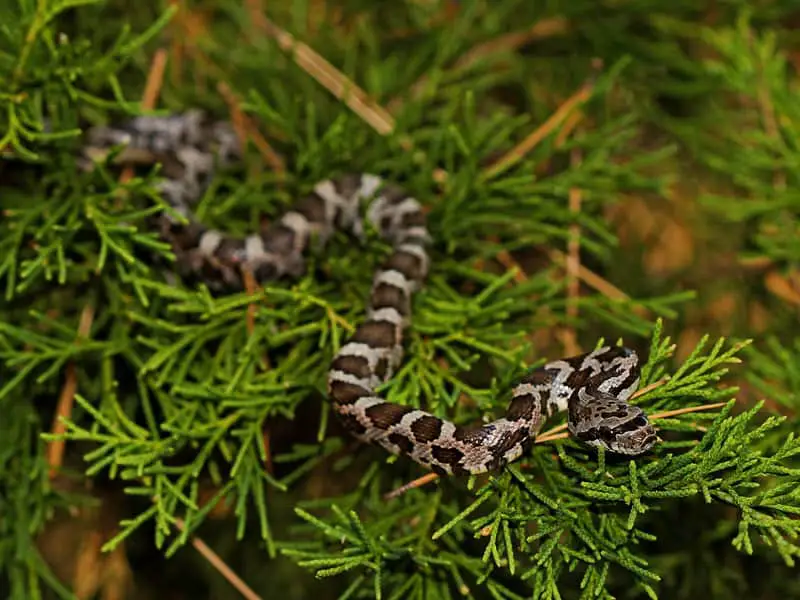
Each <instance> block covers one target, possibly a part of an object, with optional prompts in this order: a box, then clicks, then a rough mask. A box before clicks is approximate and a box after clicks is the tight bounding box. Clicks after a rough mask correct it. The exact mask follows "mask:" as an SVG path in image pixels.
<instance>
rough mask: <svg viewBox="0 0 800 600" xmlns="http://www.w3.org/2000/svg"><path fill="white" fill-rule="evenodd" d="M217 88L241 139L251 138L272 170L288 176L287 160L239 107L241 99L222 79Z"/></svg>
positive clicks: (280, 177) (279, 174) (281, 175)
mask: <svg viewBox="0 0 800 600" xmlns="http://www.w3.org/2000/svg"><path fill="white" fill-rule="evenodd" d="M217 89H218V90H219V93H220V94H221V95H222V97H223V98H224V99H225V103H226V104H227V105H228V110H229V111H230V114H231V122H232V123H233V126H234V128H235V129H236V133H237V134H238V137H239V139H240V140H242V141H243V140H246V139H251V140H252V141H253V144H254V145H255V147H256V148H257V149H258V152H259V153H260V154H261V156H262V158H263V159H264V161H265V162H266V163H267V164H268V165H269V166H270V168H271V169H272V172H273V173H275V174H276V175H277V176H278V179H279V180H282V179H284V177H285V176H286V162H285V161H284V160H283V158H282V157H281V155H280V154H278V153H277V152H276V151H275V149H274V148H273V147H272V146H271V145H270V144H269V142H268V141H267V139H266V138H265V137H264V136H263V135H261V132H260V131H259V130H258V128H257V127H256V125H255V123H253V120H252V119H251V118H250V117H249V116H247V115H246V114H244V113H243V112H242V110H241V109H240V108H239V99H238V98H237V97H236V94H234V92H233V90H231V88H230V86H229V85H228V84H227V83H225V82H224V81H220V82H219V84H217Z"/></svg>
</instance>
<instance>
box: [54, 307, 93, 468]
mask: <svg viewBox="0 0 800 600" xmlns="http://www.w3.org/2000/svg"><path fill="white" fill-rule="evenodd" d="M93 322H94V307H93V306H91V305H89V304H87V305H86V306H84V307H83V310H82V311H81V316H80V319H79V321H78V335H77V336H76V339H75V344H76V345H78V344H80V343H81V341H82V340H85V339H86V338H87V337H88V336H89V332H90V331H91V329H92V323H93ZM77 390H78V376H77V373H76V372H75V362H74V361H70V362H69V363H67V366H66V367H65V372H64V385H63V386H62V387H61V393H60V394H59V395H58V404H57V406H56V412H55V414H54V415H53V422H52V425H51V426H50V433H51V434H52V435H53V436H58V438H61V439H54V440H53V441H51V442H50V443H49V444H48V445H47V466H48V475H49V477H50V479H53V478H54V477H55V476H56V475H57V474H58V471H59V469H60V468H61V465H62V464H63V463H64V451H65V448H66V442H65V441H64V439H63V438H62V437H61V436H63V435H64V434H65V433H66V431H67V424H66V421H65V419H69V418H70V416H71V415H72V407H73V405H74V403H75V393H76V392H77Z"/></svg>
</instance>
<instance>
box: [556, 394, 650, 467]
mask: <svg viewBox="0 0 800 600" xmlns="http://www.w3.org/2000/svg"><path fill="white" fill-rule="evenodd" d="M577 396H578V398H576V399H575V401H573V403H572V404H571V405H570V407H569V418H568V426H569V430H570V433H572V435H574V436H575V437H576V438H578V439H579V440H580V441H582V442H583V443H585V444H588V445H589V446H595V447H603V448H605V449H606V450H608V451H610V452H614V453H615V454H624V455H628V456H636V455H638V454H643V453H645V452H647V451H648V450H650V449H651V448H652V447H653V446H654V445H655V443H656V442H657V441H658V436H657V435H656V431H655V429H654V428H653V426H652V425H651V424H650V422H649V421H648V420H647V415H645V414H644V411H643V410H642V409H641V408H639V407H638V406H634V405H632V404H628V403H627V402H625V401H624V400H620V399H619V398H616V397H614V396H612V395H611V394H605V393H602V392H597V391H595V392H594V393H593V394H591V395H590V394H588V393H586V392H584V393H579V394H578V395H577Z"/></svg>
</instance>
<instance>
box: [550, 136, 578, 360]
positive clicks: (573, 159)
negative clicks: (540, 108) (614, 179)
mask: <svg viewBox="0 0 800 600" xmlns="http://www.w3.org/2000/svg"><path fill="white" fill-rule="evenodd" d="M556 143H558V142H556ZM580 160H581V153H580V150H579V149H578V148H574V149H573V150H572V152H571V153H570V163H572V164H573V165H575V164H577V163H579V162H580ZM569 211H570V213H572V215H573V216H577V215H578V213H580V211H581V190H580V188H576V187H573V188H570V190H569ZM580 244H581V228H580V225H578V223H577V222H576V223H572V224H571V225H570V227H569V241H568V242H567V269H566V271H567V273H566V279H567V319H568V320H569V321H570V322H571V323H574V322H575V320H576V319H577V318H578V296H579V295H580V282H579V280H578V272H579V271H580V268H581V254H580V247H581V246H580ZM561 341H562V343H563V344H564V351H565V352H566V354H567V355H568V356H573V355H577V354H579V353H580V347H579V345H578V338H577V335H576V334H575V329H574V328H573V327H571V326H570V327H568V328H566V329H564V330H563V333H562V338H561Z"/></svg>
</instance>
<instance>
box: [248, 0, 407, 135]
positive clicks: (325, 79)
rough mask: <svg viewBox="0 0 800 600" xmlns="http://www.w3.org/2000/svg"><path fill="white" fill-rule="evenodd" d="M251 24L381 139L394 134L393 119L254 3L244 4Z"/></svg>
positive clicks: (256, 2) (255, 1) (251, 1)
mask: <svg viewBox="0 0 800 600" xmlns="http://www.w3.org/2000/svg"><path fill="white" fill-rule="evenodd" d="M247 5H248V7H249V8H250V15H251V18H252V20H253V24H254V25H255V26H256V27H258V28H259V29H260V30H261V31H263V32H264V33H266V34H267V35H268V36H269V37H271V38H272V39H274V40H275V41H276V42H277V44H278V45H279V46H280V47H281V49H283V50H284V51H285V52H287V53H290V54H291V56H292V58H293V59H294V61H295V62H296V63H297V65H298V66H299V67H300V68H302V69H303V70H304V71H305V72H306V73H308V74H309V75H311V76H312V77H313V78H314V79H316V80H317V81H318V82H319V83H320V85H322V86H323V87H324V88H325V89H327V90H328V91H329V92H330V93H331V94H333V95H334V96H335V97H336V98H338V99H339V100H341V101H342V102H344V103H345V104H346V105H347V106H348V107H349V108H350V109H351V110H352V111H353V112H354V113H356V114H357V115H358V116H359V117H361V118H362V119H363V120H364V121H365V122H366V123H368V124H369V125H370V126H371V127H372V128H373V129H375V131H377V132H378V133H380V134H381V135H388V134H389V133H391V132H392V131H393V130H394V119H393V118H392V116H391V115H390V114H389V113H388V112H387V111H386V110H385V109H384V108H382V107H381V106H380V105H378V103H376V102H375V101H373V100H372V99H371V98H369V96H368V95H367V93H366V92H364V90H362V89H361V88H359V87H358V86H357V85H355V83H353V81H351V80H350V79H348V78H347V77H345V76H344V75H343V74H342V73H340V72H339V71H338V70H337V69H336V68H335V67H334V66H333V65H332V64H331V63H329V62H328V61H327V60H325V59H324V58H323V57H322V56H320V55H319V54H317V53H316V52H315V51H314V50H312V49H311V48H310V47H309V46H307V45H306V44H304V43H302V42H300V41H298V40H296V39H295V38H294V36H292V35H291V34H290V33H288V32H286V31H284V30H283V29H281V28H280V27H278V26H277V25H275V24H274V23H273V22H272V21H270V20H269V19H268V18H267V17H266V16H265V15H264V11H263V10H262V7H261V5H260V2H258V0H247Z"/></svg>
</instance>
